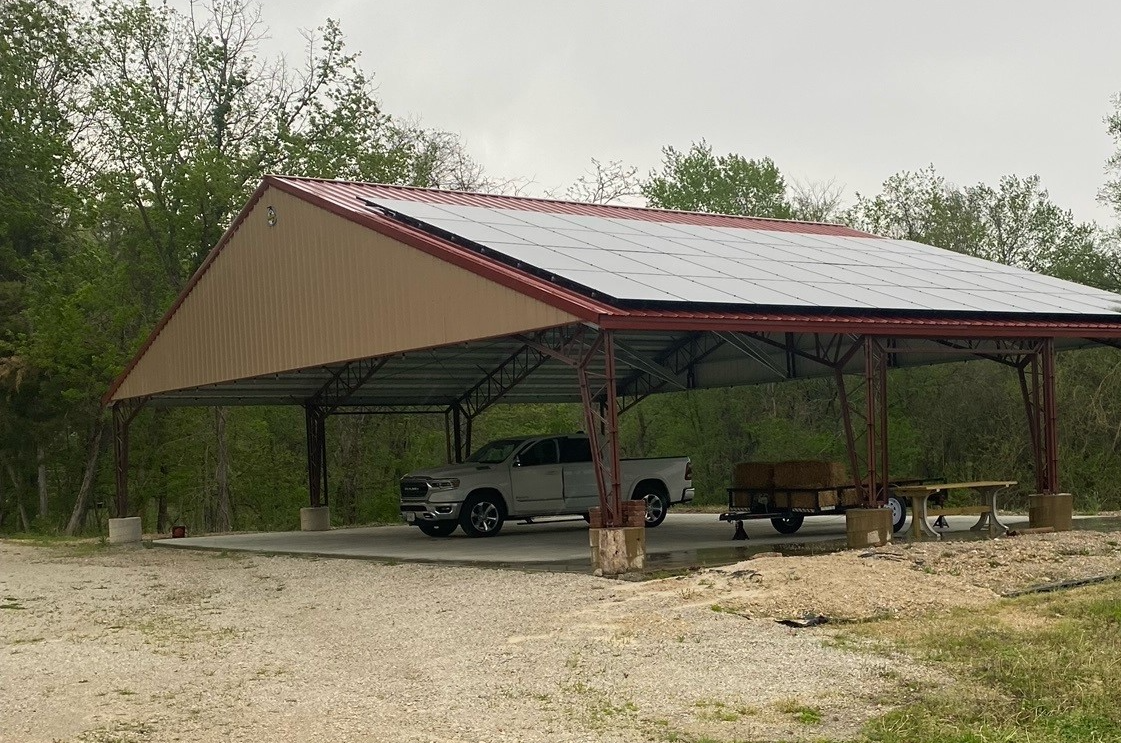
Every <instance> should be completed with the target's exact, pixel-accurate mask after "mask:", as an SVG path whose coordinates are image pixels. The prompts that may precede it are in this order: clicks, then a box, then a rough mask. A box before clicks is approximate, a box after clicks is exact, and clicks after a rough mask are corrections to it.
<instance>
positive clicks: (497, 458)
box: [401, 434, 693, 537]
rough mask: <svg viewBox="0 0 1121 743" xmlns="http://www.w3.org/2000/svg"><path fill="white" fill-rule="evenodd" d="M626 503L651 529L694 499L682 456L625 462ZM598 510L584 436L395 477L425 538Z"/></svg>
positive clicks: (518, 446)
mask: <svg viewBox="0 0 1121 743" xmlns="http://www.w3.org/2000/svg"><path fill="white" fill-rule="evenodd" d="M621 470H622V472H621V474H622V483H621V485H622V493H623V497H624V498H631V499H633V500H644V501H646V525H647V526H648V527H652V526H657V525H658V524H660V523H662V521H664V520H665V518H666V511H668V510H669V507H670V504H671V503H685V502H688V501H691V500H693V472H692V464H691V463H690V462H689V458H688V457H661V458H655V459H624V460H623V461H622V462H621ZM597 505H599V493H598V491H597V489H596V476H595V472H594V470H593V467H592V451H591V445H590V444H589V442H588V437H587V436H585V435H584V434H571V435H567V436H535V437H532V438H520V439H501V440H499V441H492V442H490V443H489V444H487V445H486V446H484V447H482V448H481V449H479V450H478V451H477V452H475V453H474V454H472V455H471V456H470V457H468V458H467V461H465V462H463V463H462V464H452V465H447V466H444V467H435V468H432V469H426V470H418V471H416V472H411V473H409V474H408V475H405V477H403V478H402V479H401V514H402V516H404V518H405V521H406V522H407V523H410V524H415V525H416V526H417V527H419V528H420V530H421V531H422V532H424V533H425V534H427V535H428V536H430V537H446V536H448V535H449V534H451V533H452V532H453V531H455V530H456V527H462V528H463V531H464V532H465V533H466V534H467V535H468V536H471V537H491V536H494V535H495V534H497V533H498V532H499V530H501V529H502V524H503V523H505V522H506V521H507V520H508V519H530V518H534V517H538V516H562V515H582V516H585V517H586V516H587V513H588V510H589V509H591V508H594V507H595V506H597Z"/></svg>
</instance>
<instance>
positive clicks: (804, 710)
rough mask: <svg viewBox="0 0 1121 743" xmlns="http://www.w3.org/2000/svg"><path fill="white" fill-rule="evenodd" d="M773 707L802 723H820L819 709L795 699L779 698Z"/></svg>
mask: <svg viewBox="0 0 1121 743" xmlns="http://www.w3.org/2000/svg"><path fill="white" fill-rule="evenodd" d="M775 709H777V710H778V711H779V712H782V713H783V714H786V715H790V716H791V717H793V718H794V719H795V720H797V721H798V722H800V723H802V724H803V725H818V724H820V723H821V710H819V709H817V708H816V707H810V706H809V705H807V704H803V703H802V702H800V701H798V700H797V699H780V700H779V701H777V702H775Z"/></svg>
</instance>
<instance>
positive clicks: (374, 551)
mask: <svg viewBox="0 0 1121 743" xmlns="http://www.w3.org/2000/svg"><path fill="white" fill-rule="evenodd" d="M948 520H949V523H950V529H949V530H948V532H947V534H946V536H945V537H944V538H945V539H977V538H986V537H987V533H984V534H977V533H974V532H970V531H969V527H970V526H972V525H973V524H974V523H975V522H976V518H975V517H973V516H951V517H949V519H948ZM1001 520H1002V521H1004V523H1006V524H1007V525H1008V526H1010V527H1011V528H1017V527H1021V528H1023V527H1025V526H1027V520H1028V519H1027V516H1026V515H1025V516H1016V515H1001ZM1081 520H1082V519H1081V518H1079V521H1081ZM744 526H745V527H746V530H747V533H748V536H749V539H748V541H745V542H733V541H731V537H732V531H733V525H731V524H727V523H724V522H721V521H719V520H717V517H716V514H708V513H671V514H669V516H668V517H667V518H666V520H665V523H663V524H662V525H661V526H659V527H658V528H656V529H650V530H649V531H648V532H647V535H646V568H647V570H648V571H651V570H660V569H679V568H686V567H698V566H712V565H726V564H729V563H733V562H738V561H740V560H743V559H746V558H747V557H750V556H751V555H753V554H757V553H760V552H771V551H774V552H782V553H783V554H790V555H794V554H815V553H822V552H831V551H834V550H838V549H844V548H845V518H844V516H816V517H813V518H807V519H806V521H805V524H804V525H803V526H802V528H801V529H800V530H799V531H798V533H797V534H794V535H791V536H784V535H782V534H778V533H777V532H776V531H775V530H774V529H773V528H772V527H771V524H770V522H769V521H746V522H744ZM1078 526H1080V524H1078V523H1076V526H1075V528H1078ZM905 529H906V527H905ZM895 540H896V541H897V542H904V541H906V532H905V531H904V532H903V533H900V534H896V535H895ZM153 544H154V545H155V546H158V547H173V548H193V549H204V550H222V551H249V552H261V553H272V554H294V555H318V556H323V557H349V558H360V559H368V560H378V561H384V562H425V563H441V564H449V565H476V566H485V567H504V568H515V569H521V570H560V571H581V572H583V571H588V570H590V569H591V567H590V550H589V547H588V527H587V525H586V524H585V523H584V521H583V520H582V519H575V520H574V519H552V520H540V521H537V522H535V523H533V524H513V523H511V524H507V525H506V526H505V527H503V530H502V533H501V534H499V535H498V536H497V537H491V538H485V539H472V538H470V537H467V536H465V535H464V534H463V533H462V532H459V531H457V532H456V533H455V534H453V535H452V536H450V537H444V538H433V537H428V536H425V535H424V534H421V533H420V531H419V530H418V529H416V528H415V527H411V526H404V525H402V526H372V527H360V528H350V529H334V530H332V531H319V532H299V531H295V532H264V533H252V534H228V535H220V536H207V537H189V538H185V539H159V540H156V541H155V542H153Z"/></svg>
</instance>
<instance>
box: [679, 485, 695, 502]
mask: <svg viewBox="0 0 1121 743" xmlns="http://www.w3.org/2000/svg"><path fill="white" fill-rule="evenodd" d="M695 493H696V491H695V490H694V489H693V488H685V489H684V490H682V491H681V500H679V501H678V503H689V502H690V501H692V500H693V495H694V494H695Z"/></svg>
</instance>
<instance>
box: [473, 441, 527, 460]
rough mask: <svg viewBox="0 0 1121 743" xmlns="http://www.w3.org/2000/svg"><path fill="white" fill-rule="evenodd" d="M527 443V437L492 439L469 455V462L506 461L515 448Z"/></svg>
mask: <svg viewBox="0 0 1121 743" xmlns="http://www.w3.org/2000/svg"><path fill="white" fill-rule="evenodd" d="M524 443H525V439H499V440H498V441H492V442H490V443H489V444H487V445H486V446H484V447H483V448H481V449H479V450H478V451H477V452H475V453H474V454H472V455H471V456H469V457H467V461H468V462H478V463H480V464H499V463H501V462H505V461H506V460H507V459H508V458H509V457H510V455H511V454H513V453H514V450H515V449H517V448H518V447H519V446H521V445H522V444H524Z"/></svg>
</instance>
